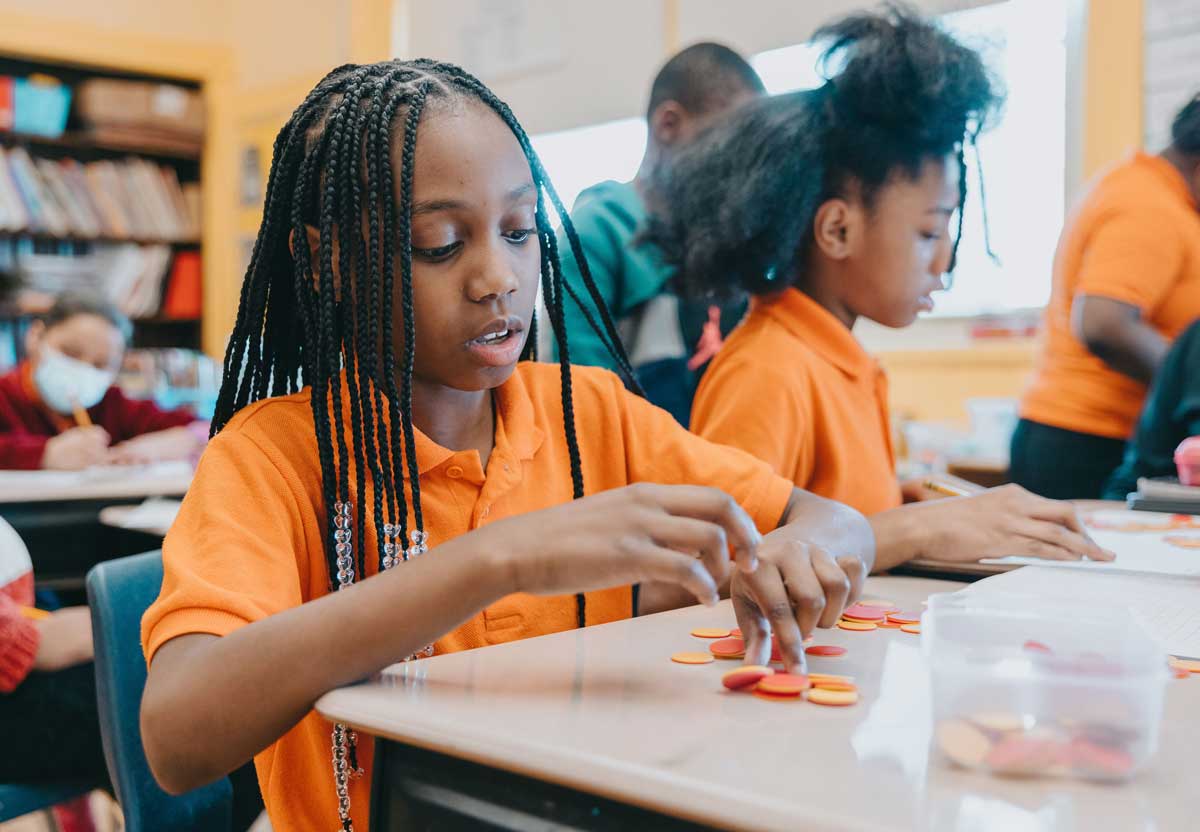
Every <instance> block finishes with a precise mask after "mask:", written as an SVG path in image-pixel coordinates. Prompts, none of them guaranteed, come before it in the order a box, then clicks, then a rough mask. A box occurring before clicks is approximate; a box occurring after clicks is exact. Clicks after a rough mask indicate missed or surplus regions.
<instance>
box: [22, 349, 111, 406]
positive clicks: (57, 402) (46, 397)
mask: <svg viewBox="0 0 1200 832" xmlns="http://www.w3.org/2000/svg"><path fill="white" fill-rule="evenodd" d="M116 378H117V374H116V373H114V372H111V371H109V370H97V369H96V368H95V367H93V366H92V365H91V364H85V363H84V362H82V361H79V360H78V359H75V358H70V357H68V356H66V355H63V354H62V353H61V352H59V351H58V350H56V349H54V348H53V347H50V346H43V347H42V356H41V358H40V359H39V360H38V363H37V367H36V368H35V369H34V371H33V383H34V386H35V387H37V390H38V394H39V395H41V397H42V401H44V402H45V403H46V406H47V407H49V408H50V409H51V410H53V411H55V412H56V413H61V414H63V415H64V416H68V415H70V414H71V412H72V411H73V410H74V409H75V406H76V405H78V406H79V407H82V408H83V409H84V410H87V409H88V408H89V407H93V406H94V405H96V404H97V403H99V401H100V400H101V399H103V398H104V394H105V393H107V392H108V388H109V387H112V384H113V382H114V381H116Z"/></svg>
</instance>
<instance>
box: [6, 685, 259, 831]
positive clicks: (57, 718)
mask: <svg viewBox="0 0 1200 832" xmlns="http://www.w3.org/2000/svg"><path fill="white" fill-rule="evenodd" d="M0 737H3V742H2V743H0V747H2V748H3V749H4V753H2V754H0V783H30V784H33V783H56V782H61V781H65V780H78V781H82V782H84V783H89V784H91V785H92V786H93V787H95V788H97V789H105V790H107V791H109V792H110V793H111V792H112V786H111V785H110V784H109V779H108V767H107V766H106V764H105V762H104V748H103V746H102V745H101V742H100V717H99V713H98V712H97V710H96V671H95V667H94V666H93V665H92V663H91V662H88V663H87V664H81V665H76V666H75V667H69V668H67V669H66V670H59V671H56V672H54V673H36V672H35V673H30V674H29V675H28V676H26V677H25V680H24V681H23V682H21V684H19V685H17V689H16V690H14V691H13V692H12V693H0ZM229 779H230V781H231V782H232V784H233V828H234V829H235V830H242V829H246V828H248V827H249V826H250V824H252V823H254V819H255V818H257V817H258V813H259V812H261V811H262V808H263V802H262V797H261V796H260V794H259V791H258V780H257V778H256V777H255V775H254V764H253V763H247V764H246V765H244V766H242V767H241V768H240V769H238V770H237V771H235V772H233V773H232V774H230V775H229Z"/></svg>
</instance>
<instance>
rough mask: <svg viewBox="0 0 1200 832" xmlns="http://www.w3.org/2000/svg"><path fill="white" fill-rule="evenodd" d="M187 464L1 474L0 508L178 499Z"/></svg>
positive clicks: (188, 475)
mask: <svg viewBox="0 0 1200 832" xmlns="http://www.w3.org/2000/svg"><path fill="white" fill-rule="evenodd" d="M192 475H193V471H192V467H191V466H190V465H188V464H187V463H186V462H180V463H164V464H161V465H147V466H144V467H139V468H130V469H129V470H128V471H122V470H121V469H120V468H110V469H102V470H101V471H99V472H91V471H0V506H2V505H7V504H11V503H22V504H24V503H49V502H78V501H84V500H106V501H109V502H115V501H118V500H124V501H126V502H128V501H131V500H134V499H140V498H144V497H178V496H179V495H181V494H184V493H185V492H186V491H187V490H188V486H190V485H191V484H192Z"/></svg>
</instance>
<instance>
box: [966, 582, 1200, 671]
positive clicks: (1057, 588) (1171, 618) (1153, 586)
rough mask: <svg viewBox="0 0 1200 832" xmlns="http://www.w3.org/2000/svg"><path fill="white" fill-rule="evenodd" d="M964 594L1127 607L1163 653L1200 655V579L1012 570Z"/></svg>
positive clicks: (1039, 601) (1040, 601) (1037, 601)
mask: <svg viewBox="0 0 1200 832" xmlns="http://www.w3.org/2000/svg"><path fill="white" fill-rule="evenodd" d="M963 591H964V592H970V593H983V594H990V593H1014V592H1015V593H1020V594H1021V595H1023V596H1025V597H1026V598H1029V599H1030V602H1031V604H1038V603H1045V604H1048V605H1052V604H1055V603H1058V602H1060V601H1062V600H1063V599H1064V598H1070V599H1071V600H1072V601H1073V602H1082V603H1087V604H1095V605H1098V606H1112V607H1128V608H1129V610H1130V612H1132V613H1133V614H1134V615H1136V616H1137V617H1138V618H1139V619H1141V621H1142V623H1143V625H1144V626H1145V627H1146V630H1147V631H1148V632H1149V633H1150V635H1151V636H1153V637H1154V638H1155V639H1156V640H1157V641H1158V642H1159V643H1161V644H1162V647H1163V650H1164V651H1165V652H1168V653H1172V654H1174V655H1176V656H1183V657H1190V658H1196V657H1200V581H1196V580H1191V579H1179V578H1166V577H1162V576H1159V575H1133V574H1121V573H1112V572H1109V573H1097V574H1093V573H1083V572H1080V571H1078V570H1074V571H1072V570H1069V569H1055V568H1047V569H1014V570H1012V571H1011V572H1005V573H1003V574H1001V575H994V576H992V577H990V578H985V579H984V580H982V581H977V582H976V583H973V584H971V585H970V586H969V587H967V588H966V589H965V590H963Z"/></svg>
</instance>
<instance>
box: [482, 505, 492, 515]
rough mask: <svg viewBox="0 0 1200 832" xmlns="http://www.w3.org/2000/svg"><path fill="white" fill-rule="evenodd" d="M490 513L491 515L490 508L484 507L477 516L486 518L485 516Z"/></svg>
mask: <svg viewBox="0 0 1200 832" xmlns="http://www.w3.org/2000/svg"><path fill="white" fill-rule="evenodd" d="M491 513H492V507H491V506H484V508H483V511H481V512H480V513H479V516H480V517H487V516H488V515H489V514H491Z"/></svg>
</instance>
